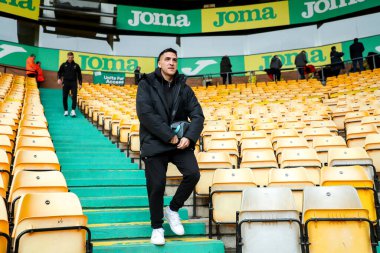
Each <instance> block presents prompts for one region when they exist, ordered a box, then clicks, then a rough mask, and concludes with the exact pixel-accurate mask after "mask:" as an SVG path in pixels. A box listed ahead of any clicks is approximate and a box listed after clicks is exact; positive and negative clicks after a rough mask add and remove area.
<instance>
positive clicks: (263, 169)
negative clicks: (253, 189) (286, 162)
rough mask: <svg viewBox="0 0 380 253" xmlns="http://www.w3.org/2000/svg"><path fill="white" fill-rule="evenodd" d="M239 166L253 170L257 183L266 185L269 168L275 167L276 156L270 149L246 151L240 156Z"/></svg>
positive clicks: (276, 165)
mask: <svg viewBox="0 0 380 253" xmlns="http://www.w3.org/2000/svg"><path fill="white" fill-rule="evenodd" d="M240 168H249V169H251V170H252V172H253V176H254V178H255V182H256V184H258V185H261V186H264V185H268V175H269V171H270V170H271V169H277V168H278V164H277V160H276V157H275V155H274V153H273V151H271V150H254V151H246V152H244V155H243V157H242V161H241V163H240Z"/></svg>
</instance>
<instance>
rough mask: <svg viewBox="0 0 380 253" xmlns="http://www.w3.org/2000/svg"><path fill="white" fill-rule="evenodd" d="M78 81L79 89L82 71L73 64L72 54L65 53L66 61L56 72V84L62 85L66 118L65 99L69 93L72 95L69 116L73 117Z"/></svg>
mask: <svg viewBox="0 0 380 253" xmlns="http://www.w3.org/2000/svg"><path fill="white" fill-rule="evenodd" d="M78 81H79V89H80V88H82V71H81V69H80V67H79V65H78V64H77V63H75V62H74V54H73V52H68V53H67V61H66V62H64V63H62V65H61V66H60V68H59V71H58V81H57V82H58V84H59V85H63V89H62V91H63V108H64V110H65V112H64V113H63V115H64V116H68V115H69V112H68V105H67V98H68V96H69V92H70V91H71V94H72V97H71V99H72V104H71V112H70V116H71V117H75V116H76V113H75V108H76V107H77V91H78Z"/></svg>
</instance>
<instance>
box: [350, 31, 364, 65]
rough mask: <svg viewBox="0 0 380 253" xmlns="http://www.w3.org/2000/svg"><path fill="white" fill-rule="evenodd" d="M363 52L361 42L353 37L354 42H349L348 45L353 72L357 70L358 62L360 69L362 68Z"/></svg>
mask: <svg viewBox="0 0 380 253" xmlns="http://www.w3.org/2000/svg"><path fill="white" fill-rule="evenodd" d="M363 52H364V46H363V43H361V42H359V39H358V38H355V39H354V43H353V44H351V46H350V56H351V60H352V67H353V72H356V71H357V67H358V63H359V68H360V71H363V70H364V66H363Z"/></svg>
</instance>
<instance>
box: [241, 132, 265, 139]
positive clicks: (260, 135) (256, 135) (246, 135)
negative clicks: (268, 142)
mask: <svg viewBox="0 0 380 253" xmlns="http://www.w3.org/2000/svg"><path fill="white" fill-rule="evenodd" d="M261 138H267V133H266V132H265V131H263V130H262V131H244V132H243V133H242V134H241V138H240V141H241V142H243V141H244V140H250V139H261Z"/></svg>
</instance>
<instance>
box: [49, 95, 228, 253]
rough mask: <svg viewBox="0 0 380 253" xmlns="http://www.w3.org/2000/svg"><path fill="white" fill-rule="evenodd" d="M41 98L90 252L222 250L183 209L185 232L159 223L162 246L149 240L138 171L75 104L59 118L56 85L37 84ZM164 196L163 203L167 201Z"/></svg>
mask: <svg viewBox="0 0 380 253" xmlns="http://www.w3.org/2000/svg"><path fill="white" fill-rule="evenodd" d="M41 101H42V104H43V105H44V108H45V115H46V118H47V120H48V123H49V132H50V134H51V137H52V139H53V143H54V147H55V149H56V151H57V156H58V159H59V161H60V164H61V166H62V172H63V174H64V175H65V178H66V181H67V184H68V186H69V189H70V191H72V192H74V193H76V194H77V195H78V197H79V198H80V201H81V204H82V207H83V210H84V213H85V214H86V215H87V217H88V221H89V227H90V229H91V232H92V236H93V242H94V253H103V252H104V253H106V252H107V253H124V252H131V253H139V252H150V253H154V252H167V253H169V252H170V253H171V252H173V253H174V252H176V253H177V252H178V253H187V252H189V253H190V252H191V253H194V252H199V253H203V252H204V253H206V252H207V253H220V252H224V245H223V243H222V242H221V241H218V240H209V239H207V237H206V229H205V224H204V223H202V222H189V221H187V219H188V213H187V210H185V209H183V210H180V216H181V218H182V219H183V220H184V226H185V231H186V236H184V237H177V236H175V235H173V233H172V232H171V231H170V228H169V227H168V226H167V224H164V229H165V237H166V238H167V243H166V245H165V246H163V247H160V246H154V245H152V244H150V242H149V238H150V233H151V228H150V223H149V209H148V198H147V195H146V186H145V175H144V172H143V171H141V170H139V169H138V165H137V164H135V163H132V162H131V160H130V159H129V158H127V157H126V156H125V154H124V153H121V152H120V151H119V149H118V148H117V147H116V145H114V144H112V143H111V142H110V141H109V140H108V139H107V138H106V137H104V136H103V134H102V133H101V132H100V131H98V130H97V129H96V128H95V127H94V126H92V125H91V123H90V122H89V121H88V120H87V119H86V118H85V117H84V116H83V115H82V114H81V113H80V112H79V110H78V109H77V111H76V112H77V117H76V118H71V117H64V116H63V108H62V104H61V101H62V91H61V90H53V89H41ZM70 105H71V101H69V106H70ZM170 199H171V197H170V196H165V199H164V203H165V204H166V205H167V204H169V202H170Z"/></svg>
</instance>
